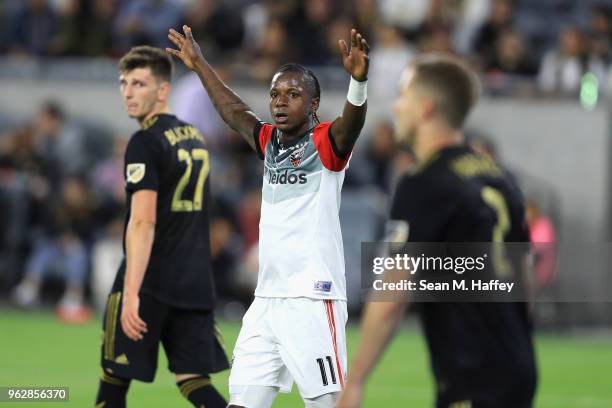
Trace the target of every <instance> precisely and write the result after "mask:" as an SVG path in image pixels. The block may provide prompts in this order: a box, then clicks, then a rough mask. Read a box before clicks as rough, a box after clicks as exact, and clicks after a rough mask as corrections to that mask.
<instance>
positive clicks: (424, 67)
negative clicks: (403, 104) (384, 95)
mask: <svg viewBox="0 0 612 408" xmlns="http://www.w3.org/2000/svg"><path fill="white" fill-rule="evenodd" d="M412 66H413V68H414V72H415V77H414V81H415V83H416V84H418V86H421V87H423V88H425V89H427V90H429V91H432V93H433V94H434V95H435V97H437V98H436V100H435V102H436V107H437V109H438V112H439V113H440V114H441V115H442V116H443V117H444V118H445V119H446V121H447V122H448V124H449V125H450V126H451V127H453V128H455V129H460V128H461V127H463V124H464V123H465V120H466V118H467V116H468V114H469V113H470V110H471V109H472V107H473V106H474V105H475V104H476V101H477V99H478V79H477V77H476V74H475V73H474V71H473V70H472V69H471V68H469V67H468V66H467V65H465V63H464V62H462V61H461V60H459V59H458V58H456V57H452V56H450V55H445V54H430V55H426V56H422V57H419V58H417V59H416V60H415V61H414V63H413V65H412Z"/></svg>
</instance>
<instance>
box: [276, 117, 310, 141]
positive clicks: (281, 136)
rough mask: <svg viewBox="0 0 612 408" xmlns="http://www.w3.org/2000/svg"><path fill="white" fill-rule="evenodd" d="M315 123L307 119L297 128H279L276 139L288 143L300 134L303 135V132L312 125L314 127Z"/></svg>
mask: <svg viewBox="0 0 612 408" xmlns="http://www.w3.org/2000/svg"><path fill="white" fill-rule="evenodd" d="M314 126H315V124H314V123H313V122H312V121H311V120H309V121H308V122H306V123H304V124H303V125H302V126H300V127H299V128H297V129H295V130H292V131H284V130H280V129H279V131H278V140H279V141H280V142H281V143H290V142H292V141H294V140H296V139H298V138H300V137H302V136H304V134H305V133H306V132H307V131H308V130H309V129H311V128H312V127H314Z"/></svg>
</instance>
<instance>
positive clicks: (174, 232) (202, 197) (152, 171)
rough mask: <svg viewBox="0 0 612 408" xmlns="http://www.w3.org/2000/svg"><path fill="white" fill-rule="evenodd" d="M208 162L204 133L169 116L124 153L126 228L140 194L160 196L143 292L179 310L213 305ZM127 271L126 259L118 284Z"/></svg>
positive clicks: (157, 121) (157, 119) (136, 136)
mask: <svg viewBox="0 0 612 408" xmlns="http://www.w3.org/2000/svg"><path fill="white" fill-rule="evenodd" d="M208 159H209V158H208V150H207V149H206V146H205V144H204V138H203V137H202V135H201V134H200V132H199V131H198V130H197V129H195V128H194V127H193V126H191V125H189V124H187V123H185V122H182V121H180V120H179V119H177V118H176V117H175V116H173V115H168V114H160V115H157V116H155V117H153V118H151V119H149V120H148V121H147V122H146V123H145V124H144V126H143V129H141V130H139V131H138V132H136V133H135V134H134V135H133V136H132V137H131V139H130V141H129V143H128V147H127V150H126V153H125V169H124V170H125V179H126V191H127V202H128V214H127V218H126V228H127V223H128V221H129V219H130V207H131V202H132V196H133V195H134V194H135V193H136V192H137V191H140V190H153V191H156V192H157V218H156V224H155V238H154V241H153V248H152V251H151V257H150V259H149V263H148V266H147V270H146V272H145V275H144V280H143V283H142V287H141V292H144V293H148V294H150V295H152V296H154V297H156V298H157V299H158V300H160V301H162V302H165V303H167V304H170V305H173V306H177V307H184V308H194V309H211V308H213V307H214V291H213V283H212V271H211V262H210V233H209V183H208V182H207V179H208V175H209V169H210V168H209V160H208ZM124 244H125V242H124ZM124 248H125V245H124ZM124 253H125V251H124ZM124 273H125V261H124V262H123V264H122V265H121V267H120V269H119V273H118V275H117V278H116V281H115V285H116V286H118V287H120V285H121V284H122V282H123V275H124Z"/></svg>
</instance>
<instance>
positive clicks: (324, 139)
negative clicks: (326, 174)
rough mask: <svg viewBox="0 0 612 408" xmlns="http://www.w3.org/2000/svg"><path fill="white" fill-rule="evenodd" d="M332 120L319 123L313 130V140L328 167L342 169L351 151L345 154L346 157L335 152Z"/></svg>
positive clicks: (333, 169)
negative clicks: (331, 130) (332, 138)
mask: <svg viewBox="0 0 612 408" xmlns="http://www.w3.org/2000/svg"><path fill="white" fill-rule="evenodd" d="M331 125H332V123H331V122H323V123H320V124H318V125H317V126H316V127H315V128H314V131H313V136H312V138H313V141H314V145H315V148H316V149H317V151H318V152H319V157H320V158H321V162H322V163H323V165H324V166H325V168H326V169H328V170H331V171H342V170H344V168H345V167H346V164H347V163H348V159H349V158H350V157H351V154H350V152H349V153H347V154H345V155H344V157H343V158H342V157H338V155H337V154H336V153H335V152H334V148H333V147H332V142H331V139H330V138H331V137H332V136H331V134H330V133H329V131H330V129H331Z"/></svg>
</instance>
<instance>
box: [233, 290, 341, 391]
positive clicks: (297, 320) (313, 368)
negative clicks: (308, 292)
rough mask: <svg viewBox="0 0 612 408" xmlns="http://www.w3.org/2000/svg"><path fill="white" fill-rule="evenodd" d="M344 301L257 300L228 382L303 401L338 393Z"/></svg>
mask: <svg viewBox="0 0 612 408" xmlns="http://www.w3.org/2000/svg"><path fill="white" fill-rule="evenodd" d="M347 318H348V313H347V310H346V301H344V300H323V299H309V298H262V297H256V298H255V300H254V301H253V303H252V304H251V307H249V310H248V311H247V312H246V314H245V315H244V318H243V319H242V329H241V330H240V335H239V336H238V340H237V342H236V347H235V348H234V356H233V360H232V369H231V372H230V378H229V390H230V394H235V393H238V392H240V389H242V388H244V386H250V385H251V386H252V385H258V386H272V387H278V388H279V390H280V392H291V388H292V387H293V382H294V381H295V383H296V384H297V386H298V389H299V391H300V395H301V396H302V398H316V397H318V396H321V395H324V394H328V393H333V392H340V391H341V390H342V387H343V386H344V379H345V377H346V338H345V326H346V321H347Z"/></svg>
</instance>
